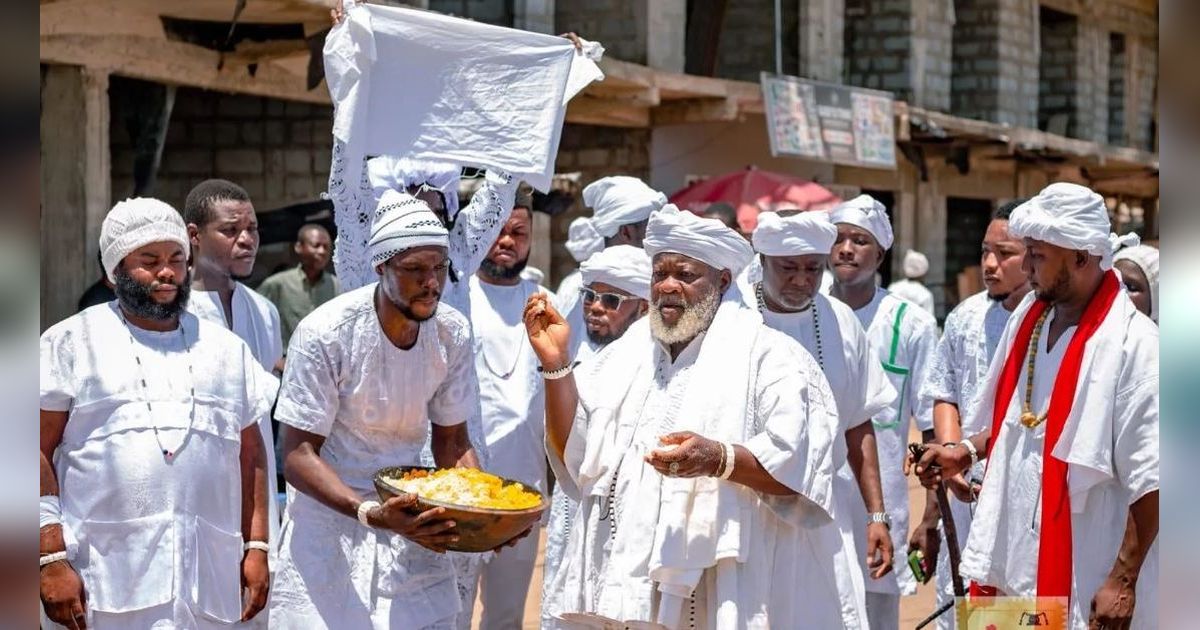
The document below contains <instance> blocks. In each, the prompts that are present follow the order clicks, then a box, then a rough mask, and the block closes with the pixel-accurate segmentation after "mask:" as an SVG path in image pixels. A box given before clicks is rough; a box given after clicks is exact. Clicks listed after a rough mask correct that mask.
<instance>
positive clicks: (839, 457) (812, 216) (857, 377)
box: [747, 211, 896, 628]
mask: <svg viewBox="0 0 1200 630" xmlns="http://www.w3.org/2000/svg"><path fill="white" fill-rule="evenodd" d="M836 239H837V228H836V227H834V225H833V223H832V222H830V220H829V215H828V214H827V213H825V212H821V211H813V212H800V213H796V212H795V211H793V212H792V213H791V214H790V215H789V216H786V217H784V216H780V215H779V214H776V213H774V212H764V213H762V214H760V215H758V227H756V228H755V230H754V235H753V240H752V242H753V244H754V249H755V251H757V252H758V253H759V254H760V257H759V260H760V261H761V264H762V281H761V282H759V283H756V284H755V285H754V286H753V288H752V289H751V290H750V292H749V295H750V296H752V297H750V298H749V299H748V300H747V302H748V303H750V304H751V305H752V306H754V307H755V308H757V309H758V310H759V312H760V313H762V316H763V321H764V322H765V323H766V324H767V325H768V326H770V327H771V328H774V329H776V330H778V331H780V332H783V333H785V334H787V335H788V336H789V337H791V338H792V339H795V340H796V341H799V342H800V344H801V345H803V346H804V349H805V350H808V352H809V353H810V354H812V356H813V357H814V358H815V359H816V360H817V364H818V365H820V366H821V371H822V372H823V373H824V374H825V377H826V378H827V379H828V380H829V385H830V387H831V388H832V390H833V397H834V400H835V402H836V403H837V410H838V418H839V420H840V423H839V426H838V428H839V431H840V433H841V434H842V435H844V436H845V439H844V440H843V439H839V440H837V442H836V443H835V450H834V462H837V463H838V466H837V477H836V478H835V479H834V487H833V492H834V499H835V503H834V507H835V510H836V511H835V513H834V520H835V521H836V523H835V524H831V525H829V526H828V527H826V528H823V529H822V530H821V531H820V532H819V533H814V534H813V540H814V544H816V545H821V546H825V547H826V548H830V549H837V550H838V552H837V555H836V557H835V564H834V569H835V572H836V575H835V576H833V578H831V579H836V580H837V584H838V594H839V595H840V596H841V600H842V614H843V617H844V618H845V627H846V628H865V627H866V626H867V617H866V591H865V584H864V580H863V572H862V568H861V566H860V562H859V559H858V552H857V551H856V548H855V543H854V537H855V533H856V532H857V531H858V530H865V531H866V541H867V548H866V549H865V550H864V554H865V557H866V558H867V566H868V567H870V569H871V578H873V579H879V578H881V577H883V576H884V575H885V574H886V573H887V572H889V571H891V570H892V555H893V550H892V539H891V535H890V534H889V532H888V526H887V520H888V519H887V514H886V512H885V511H884V501H883V490H882V488H881V484H880V479H879V458H878V455H877V453H876V450H875V431H874V428H873V426H872V424H871V422H870V421H871V418H872V417H874V416H876V415H878V414H880V413H882V412H883V411H884V410H886V409H887V408H888V406H889V405H891V404H892V402H893V400H895V398H896V391H895V390H894V389H892V386H891V384H890V383H889V382H888V379H887V376H886V375H884V372H883V368H882V367H880V365H879V362H878V361H877V360H876V359H875V353H874V352H872V350H871V346H870V343H869V342H868V341H867V335H866V332H864V331H863V328H862V325H861V324H859V323H858V319H857V318H856V317H855V316H854V311H852V310H850V307H848V306H846V305H845V304H843V303H841V302H840V301H837V300H831V299H830V298H829V297H827V296H824V295H821V294H820V293H818V292H817V288H818V287H819V286H820V284H821V272H822V270H824V269H826V267H827V263H828V259H829V250H831V249H832V248H833V243H834V241H835V240H836ZM851 473H853V477H851ZM855 480H857V486H856V485H855ZM864 504H865V506H866V509H867V511H868V512H869V513H870V514H872V515H873V516H872V517H871V518H870V519H869V520H868V521H867V522H861V521H855V520H853V519H852V517H851V515H852V514H855V513H857V510H855V509H854V506H861V505H864Z"/></svg>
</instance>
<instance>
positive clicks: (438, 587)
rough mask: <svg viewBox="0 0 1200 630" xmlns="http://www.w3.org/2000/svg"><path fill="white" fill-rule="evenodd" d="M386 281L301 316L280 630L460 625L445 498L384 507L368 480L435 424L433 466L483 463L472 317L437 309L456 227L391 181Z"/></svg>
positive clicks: (378, 250)
mask: <svg viewBox="0 0 1200 630" xmlns="http://www.w3.org/2000/svg"><path fill="white" fill-rule="evenodd" d="M369 248H370V254H371V260H372V261H373V262H374V263H375V269H376V272H377V273H378V274H379V277H380V280H379V282H378V283H377V284H373V285H368V286H366V287H362V288H359V289H356V290H354V291H350V292H348V293H344V294H342V295H340V296H338V297H337V298H334V299H333V300H331V301H329V302H326V303H325V304H324V305H322V306H320V307H318V308H317V310H315V311H313V312H312V314H311V315H309V316H308V317H306V318H305V319H304V321H302V322H300V326H299V328H297V329H296V332H295V334H294V335H293V337H292V343H291V345H290V347H289V352H288V362H287V368H286V371H285V373H284V379H283V387H282V388H281V391H280V394H279V403H278V405H277V407H276V411H275V415H276V417H278V418H279V420H280V422H282V423H284V424H286V425H287V428H286V430H285V431H284V433H283V452H284V471H285V475H286V477H287V480H288V486H289V487H288V498H289V500H288V506H287V511H286V513H285V515H284V528H283V529H284V534H283V537H282V539H281V541H280V549H279V560H280V568H279V570H278V571H277V573H276V582H275V584H276V591H275V596H274V597H273V598H272V600H271V623H272V625H273V626H277V627H280V628H303V629H305V630H307V629H309V628H453V627H455V622H456V619H457V616H458V614H459V612H460V609H461V605H460V603H459V596H458V588H457V581H456V579H455V574H454V569H453V567H452V565H451V562H450V559H449V558H448V557H447V556H445V555H443V554H442V553H441V552H442V551H444V550H445V547H446V545H447V544H449V543H450V542H452V541H454V540H455V539H456V536H457V534H456V533H455V530H454V523H453V522H452V521H447V520H444V519H442V518H439V515H440V514H441V513H442V510H441V509H440V508H438V509H434V510H429V511H426V512H424V513H422V514H420V515H419V516H413V515H411V514H409V512H408V511H407V510H408V509H410V508H411V507H412V506H413V504H414V501H415V497H413V496H411V495H405V496H402V497H396V498H393V499H391V500H389V501H388V502H386V503H384V504H383V505H380V504H379V503H378V502H376V501H373V500H370V499H369V498H368V497H371V496H373V495H374V494H375V490H374V488H373V487H372V481H371V478H372V476H373V475H374V473H375V471H377V470H379V469H380V468H383V467H385V466H402V465H415V464H419V463H420V460H421V451H422V449H423V447H424V446H425V443H426V434H427V431H430V425H432V450H433V458H434V463H435V464H436V465H437V466H439V467H453V466H472V467H474V466H476V465H477V460H476V456H475V452H474V450H473V449H472V448H471V443H470V441H469V440H468V436H467V426H466V424H465V423H464V421H465V420H466V419H467V417H468V416H469V415H470V414H471V413H474V409H475V403H474V401H473V400H472V399H471V397H470V396H471V394H472V392H474V391H476V384H475V364H474V358H473V356H472V352H471V342H470V336H469V328H468V324H467V321H466V320H465V319H464V318H463V317H462V316H461V315H459V314H458V313H457V312H456V311H454V310H453V309H449V308H445V309H439V308H438V303H439V298H440V296H441V287H442V285H443V283H444V282H445V279H446V278H445V276H446V273H447V271H448V268H449V263H448V256H447V249H448V248H447V232H446V229H445V228H444V227H442V224H441V222H439V221H438V220H437V217H436V215H434V213H433V212H432V211H431V210H430V209H429V206H428V205H427V204H426V203H425V202H423V201H421V200H419V199H416V198H414V197H413V196H411V195H409V194H407V193H401V192H394V191H390V192H388V193H387V194H385V196H384V198H383V201H382V202H381V203H380V205H379V208H378V210H376V214H375V218H374V222H373V226H372V232H371V240H370V243H369Z"/></svg>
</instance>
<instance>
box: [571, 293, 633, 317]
mask: <svg viewBox="0 0 1200 630" xmlns="http://www.w3.org/2000/svg"><path fill="white" fill-rule="evenodd" d="M579 295H580V297H582V298H583V303H584V304H585V305H590V304H591V303H593V302H595V301H596V300H597V299H599V300H600V306H603V307H604V308H606V309H608V310H610V311H615V310H617V309H618V308H621V304H622V303H623V302H624V301H625V300H636V299H637V298H636V297H634V296H632V295H618V294H616V293H597V292H595V291H593V290H591V289H589V288H587V287H583V288H581V289H579Z"/></svg>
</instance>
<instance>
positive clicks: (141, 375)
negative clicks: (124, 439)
mask: <svg viewBox="0 0 1200 630" xmlns="http://www.w3.org/2000/svg"><path fill="white" fill-rule="evenodd" d="M121 323H122V324H124V325H125V331H126V332H128V333H129V345H130V346H132V348H133V360H134V361H135V362H136V363H137V368H138V382H139V383H141V385H142V395H143V397H144V399H145V403H146V411H148V412H149V413H150V417H151V419H153V418H154V405H153V404H151V403H150V387H149V386H147V385H146V371H145V370H146V368H145V366H144V365H143V363H142V357H141V355H140V354H138V343H137V340H136V339H134V338H133V327H132V326H130V324H129V320H127V319H125V313H121ZM179 340H180V342H181V343H182V344H183V352H184V355H185V356H187V359H188V363H187V366H188V380H190V381H191V384H190V386H189V388H188V389H189V397H190V398H191V411H190V413H189V416H188V427H187V431H185V432H184V434H183V438H181V439H180V440H179V444H177V445H176V446H175V448H167V447H166V446H164V445H163V441H162V436H161V435H160V434H159V431H158V423H157V422H156V423H155V424H154V425H153V427H152V428H153V430H154V441H155V442H157V443H158V448H159V450H161V451H162V455H163V459H165V460H167V461H168V462H170V461H172V460H174V459H175V456H176V455H177V454H178V453H179V451H180V450H181V449H182V448H183V445H184V444H185V443H186V442H187V439H188V436H190V435H191V433H192V425H193V424H195V422H196V376H195V373H194V372H193V371H192V349H191V346H189V345H188V342H187V332H186V331H185V328H184V325H183V322H182V321H181V322H179Z"/></svg>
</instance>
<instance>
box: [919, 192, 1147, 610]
mask: <svg viewBox="0 0 1200 630" xmlns="http://www.w3.org/2000/svg"><path fill="white" fill-rule="evenodd" d="M1110 228H1111V226H1110V222H1109V217H1108V210H1107V208H1106V207H1105V204H1104V198H1103V197H1101V196H1100V195H1097V194H1096V193H1094V192H1092V191H1091V190H1089V189H1087V188H1085V187H1083V186H1079V185H1076V184H1067V183H1056V184H1051V185H1050V186H1048V187H1046V188H1045V189H1044V190H1042V191H1041V192H1040V193H1038V194H1037V196H1035V197H1034V198H1033V199H1031V200H1030V201H1029V202H1027V203H1025V204H1022V205H1021V206H1020V207H1018V208H1016V209H1015V210H1013V212H1012V217H1011V218H1010V220H1009V226H1008V230H1009V233H1010V234H1012V235H1013V236H1015V237H1017V238H1022V239H1024V243H1025V247H1026V253H1025V262H1024V269H1025V271H1026V272H1027V273H1028V274H1029V282H1030V285H1031V286H1032V287H1033V291H1032V295H1027V296H1026V297H1025V299H1024V300H1022V301H1021V304H1020V305H1019V306H1018V307H1017V309H1016V311H1014V312H1013V314H1012V317H1011V318H1010V319H1009V322H1008V325H1007V327H1006V328H1005V330H1004V336H1003V337H1002V338H1001V340H1000V343H999V345H998V347H997V351H998V353H999V354H997V359H996V360H995V361H993V362H992V365H991V367H990V368H989V370H988V374H987V378H986V381H985V384H984V386H983V389H982V390H981V392H980V394H979V396H978V398H977V400H978V402H979V405H977V406H976V408H975V409H973V410H971V415H973V416H978V418H979V419H971V420H968V421H966V422H964V425H968V426H976V425H977V424H978V423H983V424H985V425H986V426H988V427H989V428H987V429H986V430H984V431H982V432H980V433H977V434H975V435H972V436H970V437H968V438H966V439H964V440H962V441H961V442H959V443H957V444H952V445H948V446H939V445H932V446H930V447H929V448H928V450H927V451H926V452H925V454H924V455H923V456H922V458H921V460H920V461H919V462H918V463H917V467H916V471H917V474H918V475H919V476H920V477H921V482H922V483H923V484H924V485H925V486H926V487H933V486H935V485H936V484H938V483H941V481H942V480H943V479H946V478H949V477H952V476H954V475H957V474H959V473H960V472H962V471H963V470H966V469H967V468H968V467H970V466H972V465H973V464H974V463H975V462H976V461H978V460H979V459H980V458H981V457H986V458H987V459H988V468H987V476H986V477H985V479H984V482H983V487H982V489H981V490H980V494H979V499H978V507H977V508H976V510H975V519H974V521H973V523H972V526H971V536H970V538H969V539H968V540H967V547H966V550H965V551H964V552H963V557H962V574H963V576H964V577H966V578H969V579H972V580H976V582H977V583H976V584H972V593H973V595H974V594H985V593H986V592H988V591H991V592H993V594H997V595H1001V596H1009V597H1020V598H1033V597H1037V598H1038V600H1039V602H1040V604H1039V608H1044V607H1048V606H1052V605H1053V603H1054V602H1060V603H1061V604H1062V605H1063V607H1065V608H1066V609H1067V612H1068V614H1069V620H1068V623H1067V627H1069V628H1071V629H1072V630H1082V629H1083V628H1134V629H1140V628H1157V627H1158V606H1157V603H1158V599H1157V598H1158V545H1157V539H1158V489H1159V459H1158V452H1159V439H1158V437H1159V435H1158V403H1159V400H1158V396H1159V390H1158V384H1159V381H1158V328H1157V326H1155V325H1154V322H1153V321H1151V320H1150V318H1149V317H1146V316H1145V315H1144V314H1142V313H1140V312H1139V311H1138V310H1137V308H1136V306H1135V305H1134V304H1133V302H1132V301H1131V300H1130V299H1129V296H1128V295H1127V294H1126V293H1125V292H1124V291H1122V290H1121V288H1120V281H1119V279H1118V278H1117V274H1116V273H1115V272H1114V271H1113V270H1112V256H1113V254H1112V242H1111V241H1110V233H1109V230H1110Z"/></svg>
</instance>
